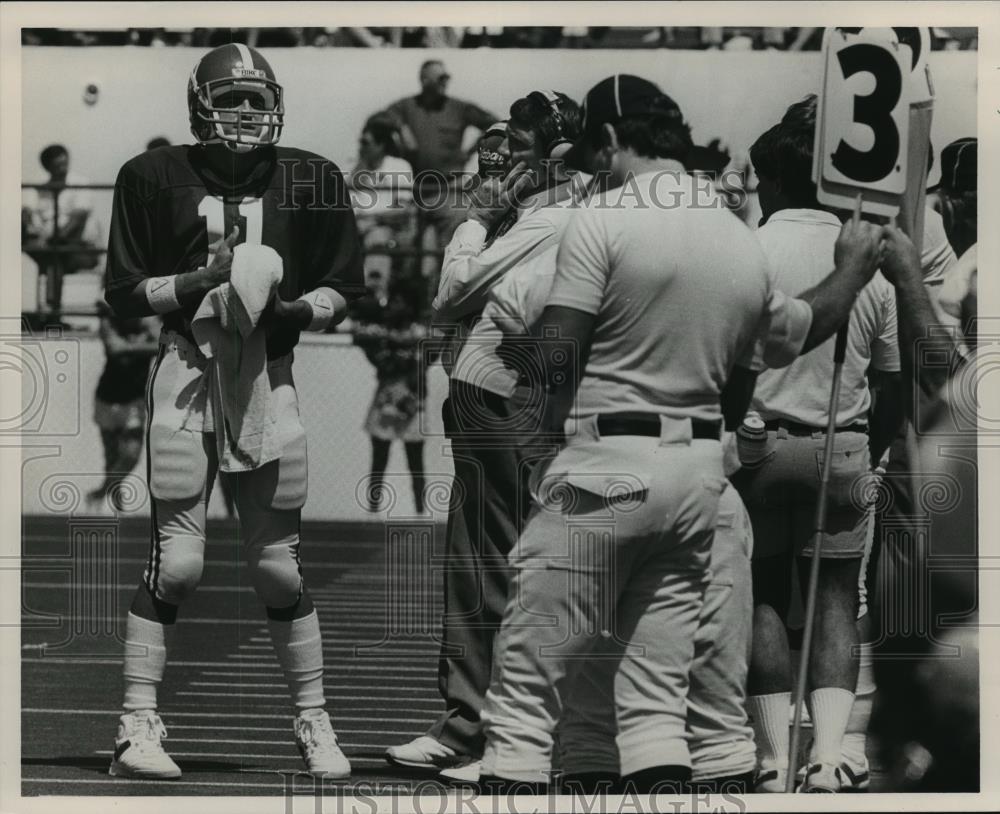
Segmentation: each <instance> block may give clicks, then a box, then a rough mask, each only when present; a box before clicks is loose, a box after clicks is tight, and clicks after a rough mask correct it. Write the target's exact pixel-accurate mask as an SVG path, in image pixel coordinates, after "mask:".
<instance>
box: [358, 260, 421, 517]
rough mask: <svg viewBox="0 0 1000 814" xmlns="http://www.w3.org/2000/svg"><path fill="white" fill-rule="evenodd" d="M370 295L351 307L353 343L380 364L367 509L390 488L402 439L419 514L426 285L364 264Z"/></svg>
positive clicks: (368, 426)
mask: <svg viewBox="0 0 1000 814" xmlns="http://www.w3.org/2000/svg"><path fill="white" fill-rule="evenodd" d="M365 284H366V285H367V287H368V289H369V294H368V295H367V296H365V297H364V298H362V299H361V300H358V301H357V302H356V303H355V304H354V306H353V307H352V321H353V322H354V330H353V334H354V344H356V345H357V346H358V347H360V348H361V349H362V350H363V351H364V354H365V356H366V357H367V359H368V361H369V362H371V363H372V365H373V366H374V367H375V375H376V379H377V385H376V388H375V397H374V398H373V399H372V403H371V407H370V408H369V410H368V414H367V416H366V418H365V425H364V428H365V432H367V433H368V435H369V437H370V438H371V446H372V458H371V474H370V476H369V478H370V480H369V487H368V507H367V508H368V511H370V512H376V511H378V510H379V508H380V507H381V504H382V498H383V496H384V493H385V486H384V479H385V470H386V466H387V465H388V463H389V449H390V447H391V445H392V442H393V441H402V442H403V447H404V449H405V450H406V462H407V466H408V467H409V470H410V480H411V483H412V484H413V500H414V504H415V505H416V510H417V514H423V513H424V480H425V478H424V439H423V435H422V434H421V431H420V430H421V423H420V417H421V415H422V413H423V410H424V401H423V398H424V393H425V392H426V389H427V388H426V386H425V385H426V382H425V381H421V377H423V376H425V375H426V368H425V367H424V366H423V365H421V364H420V341H421V340H422V339H424V337H426V336H427V328H426V327H425V326H424V325H423V324H422V323H421V322H420V317H421V315H422V313H423V311H424V308H423V306H422V303H421V299H422V298H423V285H422V283H421V281H420V280H419V278H414V277H413V276H412V275H405V274H403V275H397V276H394V277H392V278H389V279H387V277H386V275H385V274H384V272H383V271H382V269H380V268H368V267H367V266H366V268H365Z"/></svg>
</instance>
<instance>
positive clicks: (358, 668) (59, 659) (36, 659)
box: [21, 653, 434, 678]
mask: <svg viewBox="0 0 1000 814" xmlns="http://www.w3.org/2000/svg"><path fill="white" fill-rule="evenodd" d="M391 655H392V654H386V657H385V659H381V660H379V659H372V661H371V662H370V663H368V664H345V663H344V662H342V661H327V662H324V663H323V668H324V669H325V670H329V671H331V672H352V673H359V672H370V673H372V676H373V677H376V678H381V677H382V676H383V675H384V672H385V670H386V667H387V665H386V664H385V663H384V661H385V660H387V659H388V658H389V657H390V656H391ZM404 655H409V654H404ZM232 657H233V658H238V659H256V658H259V657H258V656H255V655H253V654H250V653H247V654H245V655H241V654H235V656H232ZM272 662H273V663H274V664H275V665H277V661H275V660H272V659H268V660H267V662H263V661H261V662H260V663H257V664H253V663H249V664H248V666H250V667H255V668H263V667H270V666H271V663H272ZM380 662H383V663H380ZM21 663H22V664H121V663H122V657H121V656H108V657H107V658H84V657H81V658H68V657H65V656H22V658H21ZM170 666H171V667H230V668H231V667H237V666H239V665H237V664H233V662H231V661H180V660H178V661H173V660H171V661H170ZM275 670H278V671H279V672H280V668H279V667H277V666H275ZM392 670H393V672H400V673H433V672H434V667H433V666H423V667H406V666H394V667H392Z"/></svg>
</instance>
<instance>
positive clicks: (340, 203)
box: [105, 145, 365, 358]
mask: <svg viewBox="0 0 1000 814" xmlns="http://www.w3.org/2000/svg"><path fill="white" fill-rule="evenodd" d="M235 166H236V164H235V161H234V167H235ZM234 175H235V173H234ZM234 175H231V176H230V177H228V178H225V177H221V176H220V175H218V174H217V172H216V171H213V168H212V167H211V166H209V165H208V163H207V162H206V148H205V147H203V146H200V145H199V146H178V147H165V148H161V149H158V150H153V151H150V152H146V153H142V154H141V155H138V156H136V157H135V158H133V159H131V160H130V161H128V162H127V163H126V164H125V165H124V166H123V167H122V168H121V170H120V171H119V173H118V179H117V181H116V182H115V197H114V209H113V212H112V217H111V234H110V237H109V240H108V269H107V278H106V282H105V299H107V301H108V304H109V305H111V306H112V308H115V309H116V310H118V311H121V309H120V308H119V307H118V306H119V305H120V304H121V301H122V299H123V295H124V294H126V293H127V292H128V291H131V290H132V289H133V288H134V287H135V286H136V285H137V284H138V283H139V282H140V281H142V280H144V279H148V278H151V277H165V276H169V275H173V274H182V273H184V272H187V271H193V270H195V269H198V268H202V267H204V266H207V265H208V263H209V262H210V257H209V245H210V244H212V243H214V242H215V241H217V240H219V239H220V238H221V237H223V236H224V235H228V234H230V232H231V231H232V228H233V226H234V225H238V226H239V228H240V234H239V240H238V242H239V243H259V244H263V245H265V246H270V247H271V248H272V249H274V250H275V251H276V252H277V253H278V255H279V256H280V257H281V259H282V263H283V274H284V276H283V278H282V282H281V285H280V286H279V289H278V292H279V294H280V296H281V298H282V299H284V300H294V299H296V298H297V297H299V296H301V295H302V294H304V293H306V292H308V291H312V290H314V289H316V288H319V287H321V286H326V287H329V288H332V289H334V290H335V291H337V292H339V293H340V294H341V295H343V296H344V297H345V298H346V299H348V300H351V299H353V298H354V297H357V296H360V295H362V294H364V291H365V289H364V274H363V270H362V259H361V243H360V240H359V238H358V233H357V227H356V226H355V222H354V213H353V211H352V209H351V203H350V197H349V195H348V191H347V186H346V184H345V182H344V177H343V175H342V174H341V172H340V170H339V169H338V168H337V166H336V165H335V164H334V163H333V162H331V161H328V160H327V159H325V158H322V157H320V156H318V155H315V154H314V153H310V152H306V151H304V150H296V149H292V148H287V147H263V148H260V149H259V150H257V151H255V152H254V159H253V160H252V163H251V164H250V166H249V167H247V166H245V165H244V166H243V168H242V169H241V172H240V173H239V175H240V177H239V178H238V179H236V178H234ZM196 310H197V308H196V306H191V307H189V308H185V309H183V310H180V311H175V312H173V313H170V314H165V315H164V317H163V323H164V326H165V327H166V328H168V329H170V330H175V331H177V332H179V333H181V334H183V335H185V336H187V337H188V338H191V329H190V324H191V323H190V321H191V318H192V317H193V316H194V313H195V311H196ZM298 337H299V332H298V331H297V330H295V329H294V328H290V327H286V326H280V327H278V328H276V329H275V330H274V332H273V333H272V334H271V335H270V336H269V338H268V343H267V352H268V357H270V358H275V357H277V356H282V355H284V354H285V353H288V351H290V350H291V349H292V348H293V347H294V346H295V344H296V343H297V342H298Z"/></svg>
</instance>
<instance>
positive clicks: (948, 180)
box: [935, 138, 979, 193]
mask: <svg viewBox="0 0 1000 814" xmlns="http://www.w3.org/2000/svg"><path fill="white" fill-rule="evenodd" d="M978 145H979V142H978V141H977V140H976V139H974V138H960V139H957V140H955V141H953V142H951V144H948V145H947V146H945V148H944V149H943V150H941V180H940V181H939V182H938V185H937V187H935V189H937V188H941V189H946V190H948V191H949V192H959V193H961V192H975V191H976V169H977V164H978V152H979V146H978Z"/></svg>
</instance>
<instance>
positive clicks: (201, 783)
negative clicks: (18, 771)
mask: <svg viewBox="0 0 1000 814" xmlns="http://www.w3.org/2000/svg"><path fill="white" fill-rule="evenodd" d="M248 774H249V772H248ZM253 774H260V772H259V771H257V772H253ZM21 782H22V783H62V784H63V785H67V786H78V785H81V784H87V785H91V786H118V787H119V788H121V785H122V783H146V784H148V785H151V786H154V785H161V786H171V787H176V786H193V787H195V788H206V787H208V788H227V789H271V790H273V791H279V792H280V791H281V790H282V789H283V788H284V785H285V781H284V780H283V779H282V778H280V777H276V778H275V781H274V782H273V783H218V782H214V781H213V782H208V781H205V780H184V779H183V778H181V779H178V780H138V779H135V778H129V779H128V780H123V779H122V778H120V777H116V778H108V779H106V780H91V779H86V780H78V779H73V780H68V779H66V780H64V779H62V778H59V777H22V778H21Z"/></svg>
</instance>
